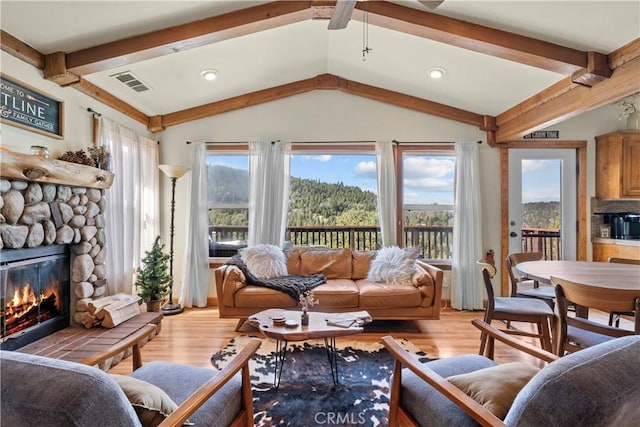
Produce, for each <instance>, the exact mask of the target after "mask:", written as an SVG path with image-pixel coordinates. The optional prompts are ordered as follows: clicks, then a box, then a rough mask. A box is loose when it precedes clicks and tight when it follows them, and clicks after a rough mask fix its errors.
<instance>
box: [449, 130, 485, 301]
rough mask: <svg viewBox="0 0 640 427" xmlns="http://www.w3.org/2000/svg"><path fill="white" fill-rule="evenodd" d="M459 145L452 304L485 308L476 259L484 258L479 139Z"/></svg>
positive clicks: (457, 144)
mask: <svg viewBox="0 0 640 427" xmlns="http://www.w3.org/2000/svg"><path fill="white" fill-rule="evenodd" d="M455 145H456V177H455V214H454V224H455V226H454V228H453V264H452V270H453V271H452V277H451V306H452V307H453V308H456V309H458V310H482V308H483V304H482V300H483V297H484V293H483V292H484V286H483V284H482V276H481V275H480V269H479V268H478V266H477V265H476V261H477V260H478V259H480V258H482V217H481V216H482V209H481V207H482V206H481V199H480V165H479V163H480V162H479V159H478V144H477V142H458V143H456V144H455Z"/></svg>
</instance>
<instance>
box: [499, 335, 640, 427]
mask: <svg viewBox="0 0 640 427" xmlns="http://www.w3.org/2000/svg"><path fill="white" fill-rule="evenodd" d="M639 379H640V336H637V335H634V336H630V337H624V338H618V339H614V340H611V341H607V342H605V343H603V344H599V345H596V346H593V347H589V348H587V349H585V350H582V351H579V352H576V353H572V354H570V355H568V356H565V357H562V358H560V359H558V360H556V361H555V362H552V363H550V364H549V365H548V366H546V367H545V368H544V369H542V370H541V371H540V372H538V373H537V374H536V375H535V376H534V377H533V378H532V379H531V381H529V382H528V383H527V385H526V386H524V388H523V389H522V390H521V391H520V393H518V395H517V396H516V398H515V400H514V402H513V405H512V406H511V409H510V410H509V413H508V414H507V416H506V418H505V420H504V421H505V424H506V425H509V426H553V425H566V426H572V425H573V426H577V425H589V426H593V427H597V426H622V425H624V426H631V425H637V424H634V423H637V420H638V419H640V408H639V406H638V402H640V382H639ZM633 420H636V421H633Z"/></svg>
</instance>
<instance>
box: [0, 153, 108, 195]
mask: <svg viewBox="0 0 640 427" xmlns="http://www.w3.org/2000/svg"><path fill="white" fill-rule="evenodd" d="M0 173H1V174H2V176H3V177H4V178H13V179H21V180H24V181H35V182H48V183H54V184H63V185H73V186H77V187H91V188H99V189H107V188H109V187H111V184H112V183H113V177H114V176H113V174H112V173H111V172H109V171H105V170H102V169H98V168H94V167H91V166H85V165H80V164H77V163H70V162H63V161H62V160H54V159H43V158H42V157H38V156H33V155H29V154H21V153H14V152H12V151H8V150H2V152H1V153H0Z"/></svg>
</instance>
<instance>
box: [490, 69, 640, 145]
mask: <svg viewBox="0 0 640 427" xmlns="http://www.w3.org/2000/svg"><path fill="white" fill-rule="evenodd" d="M639 70H640V57H636V58H635V59H633V60H631V61H628V62H626V63H624V64H622V65H621V66H619V67H618V68H616V70H615V71H614V72H613V75H612V76H611V78H610V79H608V80H605V81H603V82H600V83H598V84H597V85H595V86H593V87H585V86H581V85H573V84H572V83H571V84H567V85H566V86H565V87H562V84H558V85H557V87H555V88H554V90H555V93H552V92H553V90H550V93H551V94H550V96H549V97H548V99H547V100H545V101H541V100H538V99H535V98H537V97H538V95H540V94H538V95H535V96H534V97H533V98H529V99H528V100H526V101H524V102H522V103H520V104H518V105H517V106H516V107H514V108H512V109H510V110H508V111H506V112H505V113H502V114H500V115H498V118H497V124H498V126H499V129H498V130H497V131H496V141H497V142H498V143H500V142H506V141H511V140H515V139H520V138H522V137H523V136H524V135H526V134H528V133H530V132H533V131H536V130H539V129H544V128H546V127H549V126H552V125H554V124H556V123H559V122H562V121H565V120H567V119H570V118H572V117H575V116H577V115H580V114H582V113H586V112H587V111H590V110H593V109H595V108H598V107H601V106H603V105H606V104H609V103H611V102H614V101H616V100H618V99H620V98H624V97H625V96H629V95H632V94H634V93H636V92H638V89H639V88H640V72H639ZM563 82H565V83H566V81H563ZM570 85H573V86H570ZM543 92H544V91H543ZM541 93H542V92H541ZM514 109H519V110H520V111H514ZM506 118H508V120H505V119H506Z"/></svg>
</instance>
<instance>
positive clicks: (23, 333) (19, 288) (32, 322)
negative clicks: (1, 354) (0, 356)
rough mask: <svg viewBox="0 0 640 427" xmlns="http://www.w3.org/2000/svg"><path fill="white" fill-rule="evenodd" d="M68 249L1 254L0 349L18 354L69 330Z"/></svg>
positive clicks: (28, 250) (36, 249)
mask: <svg viewBox="0 0 640 427" xmlns="http://www.w3.org/2000/svg"><path fill="white" fill-rule="evenodd" d="M69 305H70V280H69V251H68V248H67V245H55V246H47V247H40V248H32V249H18V250H11V251H7V250H3V251H1V252H0V334H1V343H0V348H2V349H3V350H15V349H18V348H20V347H23V346H25V345H27V344H29V343H31V342H33V341H36V340H38V339H40V338H42V337H45V336H47V335H49V334H51V333H53V332H55V331H58V330H60V329H63V328H66V327H67V326H69V317H70V314H69V313H70V310H69Z"/></svg>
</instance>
